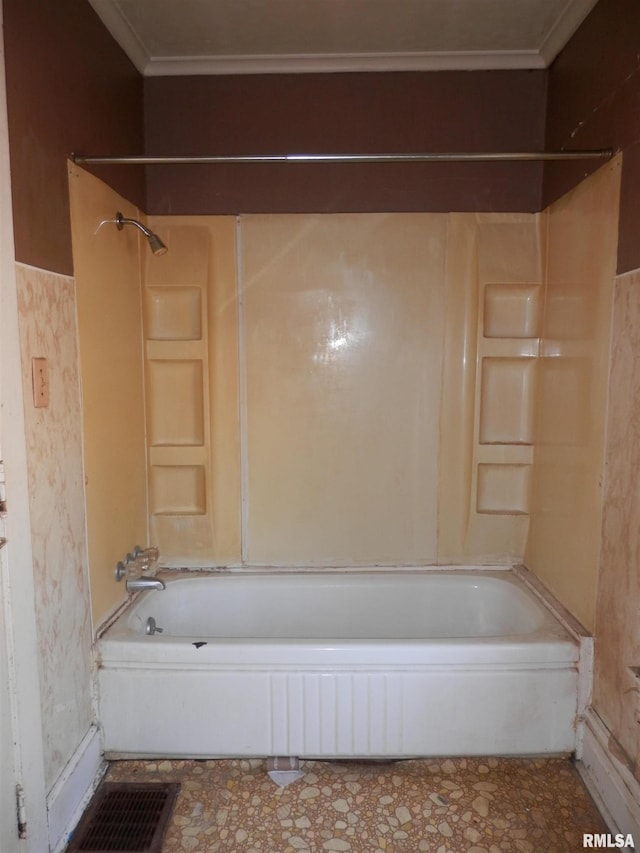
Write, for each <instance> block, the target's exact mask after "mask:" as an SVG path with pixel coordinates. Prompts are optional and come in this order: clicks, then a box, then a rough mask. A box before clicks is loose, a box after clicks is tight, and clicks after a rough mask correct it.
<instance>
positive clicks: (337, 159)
mask: <svg viewBox="0 0 640 853" xmlns="http://www.w3.org/2000/svg"><path fill="white" fill-rule="evenodd" d="M613 154H614V152H613V150H612V149H611V148H599V149H595V150H593V151H520V152H513V151H512V152H509V151H507V152H495V151H494V152H478V153H471V152H466V153H465V152H460V153H457V154H455V153H454V154H452V153H441V154H429V153H423V154H236V155H230V156H223V155H214V156H210V157H199V156H195V157H146V156H139V157H127V156H123V157H90V156H85V155H84V154H72V155H71V159H72V160H73V162H74V163H78V164H79V165H87V166H107V165H131V166H173V165H180V164H193V165H204V164H212V163H220V164H225V163H226V164H231V163H464V162H480V161H487V160H488V161H535V160H610V159H611V157H613Z"/></svg>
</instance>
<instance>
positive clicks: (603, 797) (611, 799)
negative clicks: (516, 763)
mask: <svg viewBox="0 0 640 853" xmlns="http://www.w3.org/2000/svg"><path fill="white" fill-rule="evenodd" d="M610 742H611V732H610V731H609V729H608V728H607V727H606V726H605V724H604V723H603V721H602V720H601V719H600V717H599V716H598V715H597V713H596V712H595V711H594V710H593V708H590V709H589V711H588V713H587V715H586V718H585V727H584V740H583V748H582V759H581V761H579V762H578V765H577V767H578V770H579V772H580V775H581V776H582V779H583V781H584V783H585V785H586V786H587V789H588V791H589V793H590V794H591V796H592V797H593V799H594V800H595V803H596V805H597V806H598V808H599V810H600V812H601V813H602V816H603V818H604V819H605V821H606V822H607V825H608V826H609V828H610V830H611V832H613V833H616V832H622V833H624V834H625V835H627V834H629V833H630V834H631V835H632V836H633V837H634V839H635V841H636V844H637V843H638V842H640V782H638V780H637V779H636V778H635V776H634V775H633V774H632V773H631V771H630V770H629V769H628V767H626V765H625V764H623V763H622V761H620V759H619V758H618V757H617V756H616V755H614V753H613V752H612V751H611V749H610V746H609V744H610Z"/></svg>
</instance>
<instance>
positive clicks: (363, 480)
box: [143, 214, 542, 565]
mask: <svg viewBox="0 0 640 853" xmlns="http://www.w3.org/2000/svg"><path fill="white" fill-rule="evenodd" d="M149 225H150V227H152V228H153V229H155V230H158V231H159V232H160V233H161V234H162V236H163V239H164V240H165V242H166V243H167V244H168V245H169V254H168V255H165V256H164V257H162V258H153V257H151V256H150V255H149V254H148V253H145V254H144V255H143V263H144V276H143V278H144V283H143V313H144V329H145V332H144V334H145V354H146V361H145V372H146V385H147V435H148V460H149V484H150V490H149V498H150V519H151V531H152V533H151V536H152V539H155V540H157V541H158V543H159V545H160V548H161V551H162V553H163V555H164V558H165V559H166V561H167V562H168V563H170V564H174V565H197V564H204V565H210V564H233V563H241V562H244V563H247V564H254V565H260V564H265V563H267V564H276V565H368V564H392V565H395V564H414V563H436V562H438V561H440V562H448V561H458V562H465V561H469V559H478V560H481V561H489V560H493V559H509V558H510V559H513V558H516V559H517V558H520V557H521V556H522V554H523V552H524V546H525V540H526V536H527V529H528V512H529V492H530V489H529V485H530V471H531V464H532V461H533V433H532V423H533V408H532V406H533V394H534V391H535V387H534V381H533V379H534V374H535V370H534V364H535V357H536V355H537V347H538V335H539V320H540V294H541V285H542V273H541V261H540V258H541V246H540V239H539V226H540V218H539V217H537V216H531V215H494V214H486V215H484V214H483V215H467V214H453V215H439V214H437V215H434V214H362V215H295V216H279V215H278V216H276V215H264V216H261V215H260V216H258V215H255V216H243V217H241V218H239V220H238V221H237V222H236V223H235V227H234V220H232V219H230V218H227V217H192V218H184V217H157V218H154V217H150V218H149ZM170 259H171V260H170ZM167 261H169V263H167Z"/></svg>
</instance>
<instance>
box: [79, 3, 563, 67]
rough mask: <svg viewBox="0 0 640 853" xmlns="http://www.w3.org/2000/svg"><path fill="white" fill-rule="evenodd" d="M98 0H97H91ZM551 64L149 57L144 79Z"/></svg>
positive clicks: (474, 56) (409, 56)
mask: <svg viewBox="0 0 640 853" xmlns="http://www.w3.org/2000/svg"><path fill="white" fill-rule="evenodd" d="M92 2H94V3H95V0H92ZM540 68H546V63H545V60H544V58H543V57H542V56H541V54H540V53H539V52H538V51H537V50H523V51H510V50H504V51H495V52H491V51H467V52H465V51H443V52H441V53H343V54H340V53H334V54H291V55H288V56H286V55H284V56H283V55H280V56H277V55H273V56H271V55H260V54H255V55H246V56H242V55H236V56H232V55H231V56H215V57H214V56H193V57H192V56H171V57H150V58H149V60H148V62H147V63H146V65H145V66H144V68H143V69H139V70H142V73H143V74H144V76H145V77H172V76H173V77H178V76H186V75H211V74H322V73H324V74H327V73H338V72H354V71H359V72H362V71H374V72H375V71H489V70H502V69H506V70H510V69H540Z"/></svg>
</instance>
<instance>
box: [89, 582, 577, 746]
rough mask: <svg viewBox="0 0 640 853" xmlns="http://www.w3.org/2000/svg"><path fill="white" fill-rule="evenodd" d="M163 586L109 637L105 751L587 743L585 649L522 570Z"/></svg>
mask: <svg viewBox="0 0 640 853" xmlns="http://www.w3.org/2000/svg"><path fill="white" fill-rule="evenodd" d="M164 579H165V581H166V589H165V590H163V591H148V592H144V593H142V594H139V595H138V596H136V598H135V599H134V600H133V603H132V604H131V605H130V606H129V607H128V609H126V610H125V611H124V612H123V613H122V614H121V615H120V617H119V618H118V619H117V621H116V622H115V623H114V624H113V625H112V626H111V627H110V628H109V629H108V630H107V631H106V632H105V633H104V634H103V635H102V636H101V638H100V639H99V640H98V645H97V652H98V707H99V721H100V724H101V726H102V730H103V733H104V747H105V753H106V755H107V757H108V758H117V757H142V756H154V757H158V756H164V757H184V758H187V757H191V758H205V757H223V756H253V757H258V756H270V755H291V756H301V757H308V758H320V757H323V758H329V757H332V758H333V757H342V758H346V757H361V758H363V757H365V758H391V757H394V758H400V757H416V756H435V755H468V756H470V755H513V754H517V755H523V754H540V753H569V752H572V751H573V750H574V748H575V742H576V715H577V709H578V660H579V654H580V648H579V643H578V641H577V638H576V637H575V636H572V634H571V633H570V632H569V631H568V630H567V629H566V628H565V627H564V626H563V625H562V624H561V623H560V622H559V621H558V619H557V618H556V617H555V616H554V615H553V614H552V612H551V611H550V610H549V609H547V608H546V607H545V605H544V603H543V601H542V600H541V599H540V597H539V596H538V595H536V594H535V593H534V591H532V590H531V589H530V588H529V587H528V586H527V585H526V584H524V583H523V581H522V580H521V579H520V578H519V577H518V576H517V575H516V574H515V573H514V572H513V571H506V570H481V569H465V570H461V569H452V570H450V571H443V570H441V569H438V570H434V569H423V570H415V569H414V570H399V569H393V570H386V571H381V570H371V571H368V570H367V571H334V570H322V571H309V570H305V571H298V572H295V571H269V570H260V571H251V572H249V571H237V572H234V571H227V572H220V573H211V574H206V575H202V574H195V575H194V574H193V573H180V572H178V573H167V575H166V576H164ZM150 618H151V619H152V620H155V624H156V626H157V627H158V628H161V629H162V632H161V633H160V631H156V632H155V633H153V634H148V633H147V630H148V625H149V619H150Z"/></svg>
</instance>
